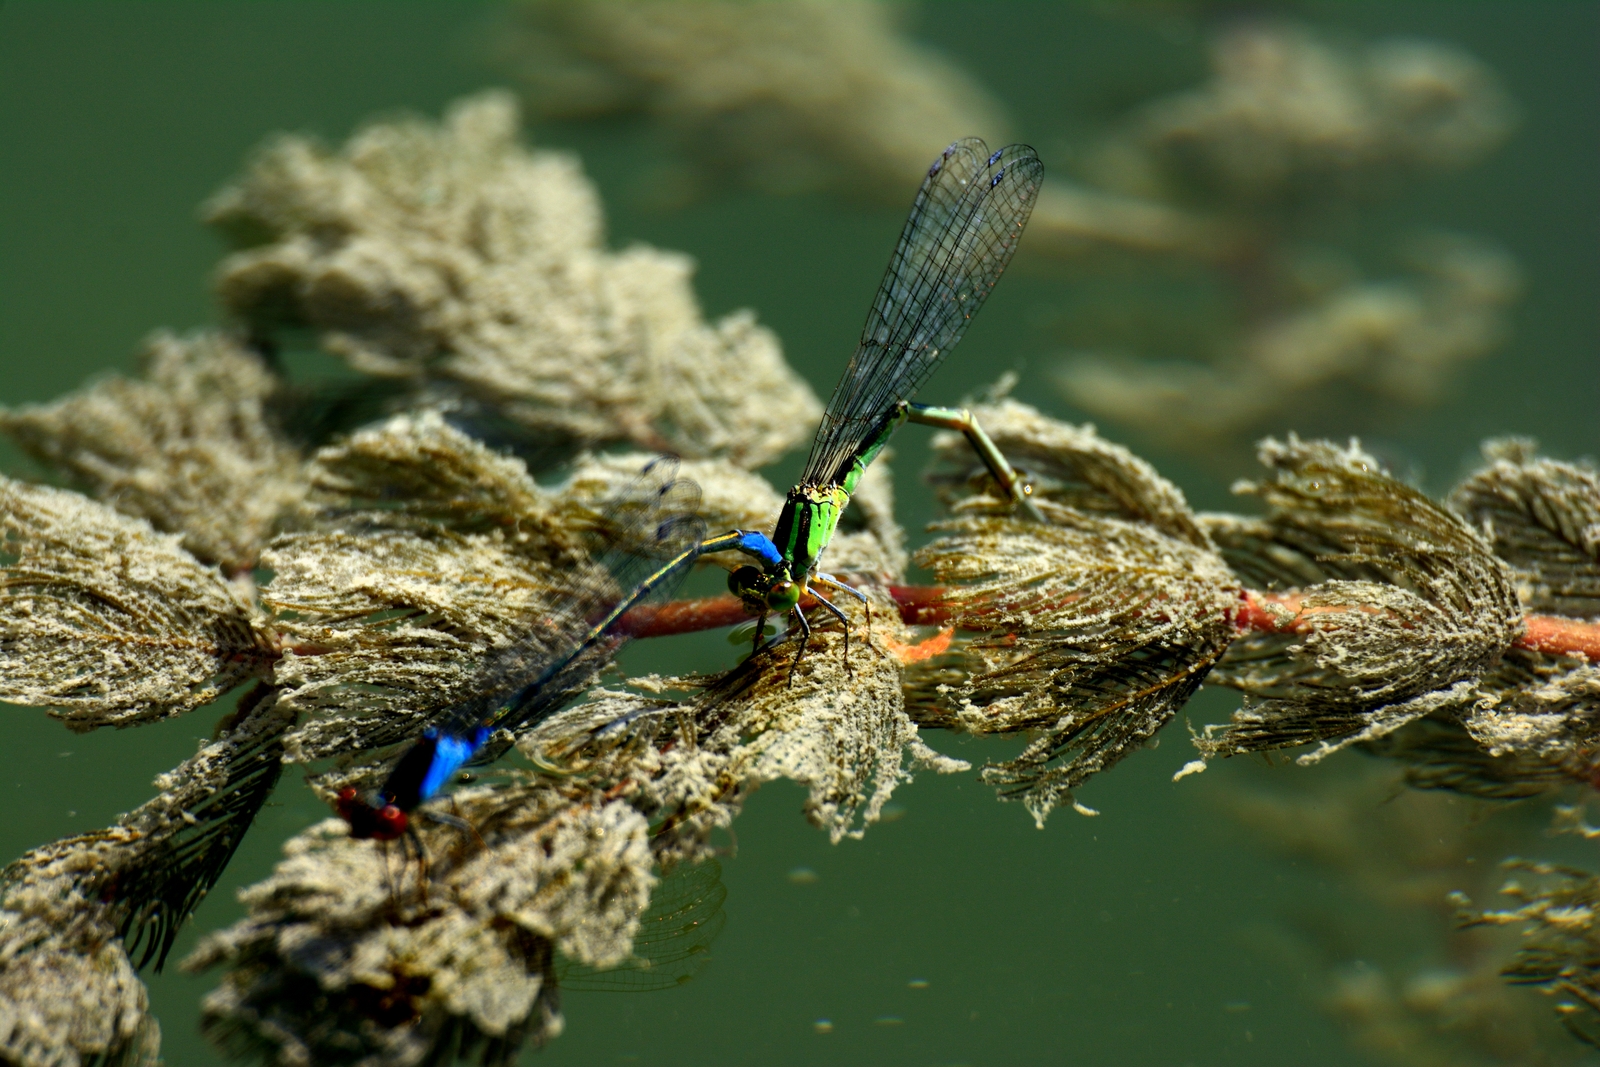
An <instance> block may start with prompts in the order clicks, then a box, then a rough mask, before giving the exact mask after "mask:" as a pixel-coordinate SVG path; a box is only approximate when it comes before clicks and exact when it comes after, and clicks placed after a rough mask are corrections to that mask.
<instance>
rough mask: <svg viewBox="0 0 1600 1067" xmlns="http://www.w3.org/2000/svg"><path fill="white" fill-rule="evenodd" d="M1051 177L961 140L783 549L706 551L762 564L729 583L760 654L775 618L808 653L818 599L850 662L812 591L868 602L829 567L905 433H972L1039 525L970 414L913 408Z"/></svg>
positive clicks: (838, 400) (790, 515) (779, 545)
mask: <svg viewBox="0 0 1600 1067" xmlns="http://www.w3.org/2000/svg"><path fill="white" fill-rule="evenodd" d="M1043 173H1044V167H1043V165H1042V164H1041V163H1040V162H1039V156H1038V154H1037V153H1036V152H1035V151H1034V150H1033V149H1032V148H1029V147H1028V146H1027V145H1021V144H1014V145H1007V146H1006V147H1005V148H1002V149H1000V150H999V151H998V152H994V153H992V154H991V153H990V152H989V148H988V146H987V145H985V144H984V143H983V141H981V140H980V139H978V138H976V137H968V138H965V139H963V140H960V141H957V142H956V143H955V144H953V145H951V146H950V147H949V148H947V149H945V150H944V152H943V153H942V154H941V155H940V156H939V158H938V159H936V160H934V162H933V165H932V166H931V167H929V168H928V176H927V177H926V178H925V179H924V180H923V182H922V187H921V188H920V189H919V190H918V191H917V197H916V200H915V201H913V202H912V205H911V214H910V215H909V216H908V217H907V218H906V224H905V228H904V229H903V230H902V231H901V233H900V241H899V243H898V244H897V245H896V246H895V250H894V255H893V257H892V258H891V259H890V260H889V269H888V271H887V272H886V273H885V274H884V277H883V282H882V284H880V285H879V286H878V294H877V296H876V298H874V300H873V302H872V310H871V311H870V312H869V313H868V315H867V323H866V326H865V327H863V329H862V331H861V341H860V344H859V345H858V346H857V347H856V352H855V355H854V356H853V357H852V358H851V360H850V365H849V367H847V368H846V369H845V372H844V377H842V378H841V379H840V380H839V384H838V385H837V386H836V387H835V388H834V390H833V396H832V397H831V398H830V399H829V401H828V409H827V411H826V412H825V413H824V414H823V416H822V424H821V425H820V426H819V427H818V428H817V436H816V439H815V441H814V442H813V443H812V446H811V458H810V459H809V460H808V461H807V462H806V468H805V472H804V474H802V475H801V478H800V483H799V484H798V485H796V486H795V487H794V488H793V489H791V490H790V491H789V495H788V498H787V499H786V500H785V501H784V505H783V511H782V512H781V513H780V514H779V516H778V522H777V525H776V527H775V528H774V530H773V533H772V536H771V537H768V536H767V535H766V534H764V533H760V532H758V531H753V530H734V531H732V532H731V533H727V534H723V535H722V536H720V537H714V538H712V539H710V540H708V541H707V542H705V544H704V545H702V546H701V550H702V552H717V551H721V550H725V549H736V550H738V551H740V552H743V553H744V554H745V555H747V556H750V557H752V558H754V559H755V560H756V561H757V562H759V564H760V566H759V567H754V566H744V567H740V568H739V569H737V570H735V571H734V572H733V573H732V574H730V575H729V576H728V587H729V588H730V589H731V590H732V591H733V592H734V593H735V594H736V595H737V596H738V597H739V598H740V599H741V600H743V601H744V603H745V606H746V607H747V608H749V609H750V611H751V612H752V613H754V614H756V615H757V616H758V620H757V623H756V644H757V647H759V646H760V643H761V640H762V637H763V635H764V633H765V627H766V620H767V617H768V616H769V615H771V614H775V613H776V614H782V613H785V612H792V613H793V614H794V616H795V618H796V620H797V621H798V623H799V625H800V630H801V633H802V635H803V636H802V644H801V652H802V653H803V652H804V648H805V646H804V639H805V638H806V637H809V636H810V634H811V625H810V623H809V622H808V621H807V619H806V616H805V613H804V612H803V611H801V609H800V598H801V596H802V595H803V594H806V593H809V594H810V595H811V596H812V597H813V598H814V599H815V600H816V602H817V603H818V604H820V605H822V606H823V608H824V609H826V610H827V611H829V612H831V613H832V614H833V615H834V616H836V617H837V618H838V619H839V620H840V621H841V622H842V623H844V625H845V655H846V662H847V663H848V657H849V639H850V628H849V620H848V619H847V618H846V616H845V614H844V612H842V611H840V610H839V608H838V606H837V605H835V604H833V603H832V602H831V601H829V600H828V598H827V597H825V596H822V595H820V594H819V593H818V591H817V590H816V589H815V588H812V587H813V586H814V585H815V586H821V587H822V588H824V589H829V590H833V591H835V592H839V593H844V594H846V595H849V596H854V597H856V598H857V599H859V600H861V601H862V602H863V603H865V602H866V597H865V596H863V595H862V594H861V593H860V592H859V591H858V590H856V589H853V588H851V587H850V586H848V585H846V584H844V583H843V582H841V581H839V580H838V579H837V578H835V577H833V576H832V575H830V574H826V573H824V572H822V571H821V570H819V569H818V565H819V564H820V562H821V559H822V553H823V551H824V550H825V549H826V548H827V547H828V543H829V541H831V540H832V538H833V533H834V530H835V528H836V527H837V526H838V523H839V517H840V515H841V514H843V512H844V509H845V507H846V506H847V505H848V504H849V503H850V495H851V494H852V493H853V492H854V491H855V488H856V486H857V484H858V483H859V482H860V480H861V476H862V474H863V473H864V472H865V471H866V469H867V467H868V465H870V464H871V463H872V461H873V460H874V459H875V458H876V457H877V455H878V453H879V452H881V451H883V448H884V446H885V445H886V444H888V442H889V438H890V437H892V436H893V435H894V432H895V430H896V429H898V428H899V427H900V425H901V423H904V422H920V423H924V424H927V425H930V426H940V427H944V428H947V429H953V430H959V431H961V432H962V433H963V434H965V435H966V437H967V439H968V440H969V441H971V442H972V446H973V448H974V449H975V450H976V451H977V453H978V455H979V456H980V457H981V458H982V459H983V461H984V464H985V465H986V466H987V467H988V468H989V472H990V473H991V474H992V475H993V476H994V478H995V481H996V482H998V483H999V485H1000V488H1001V490H1002V492H1004V493H1006V494H1007V495H1009V496H1010V497H1011V498H1012V499H1013V500H1015V501H1016V503H1017V504H1018V505H1019V506H1020V507H1022V508H1023V509H1024V510H1025V511H1027V512H1028V513H1029V514H1030V515H1031V516H1032V517H1034V518H1036V519H1037V518H1039V517H1040V516H1039V512H1038V510H1037V508H1035V506H1034V505H1033V502H1032V501H1031V500H1029V499H1028V491H1029V490H1028V487H1027V486H1026V485H1024V484H1023V483H1022V480H1021V479H1020V478H1019V477H1018V476H1017V473H1016V472H1015V471H1014V470H1013V469H1012V468H1011V465H1010V464H1009V463H1007V462H1006V460H1005V457H1004V456H1002V455H1001V454H1000V451H999V450H998V449H997V448H995V446H994V443H993V442H992V441H990V440H989V437H988V435H987V434H985V433H984V432H983V430H982V429H981V428H980V427H979V426H978V424H977V423H976V422H975V421H974V420H973V418H972V416H971V415H970V414H969V413H968V412H967V411H965V410H962V409H956V408H940V407H931V406H929V405H926V404H914V403H912V402H911V397H913V396H914V395H916V392H917V390H918V389H919V388H921V386H922V384H923V383H924V382H925V381H927V379H928V376H929V375H931V374H932V373H933V371H934V369H935V368H936V367H938V366H939V364H940V363H941V362H943V360H944V358H945V357H946V356H947V355H949V354H950V350H951V349H952V348H954V347H955V346H956V344H957V342H959V341H960V340H961V336H962V334H964V333H965V332H966V329H967V325H968V324H969V323H970V322H971V321H972V317H973V316H974V315H976V314H977V313H978V309H979V308H981V307H982V306H983V302H984V301H985V300H986V299H988V296H989V293H990V291H991V290H992V289H993V288H994V285H995V282H996V281H998V280H999V278H1000V274H1001V272H1002V271H1004V270H1005V268H1006V264H1007V263H1009V262H1010V261H1011V255H1012V253H1013V252H1014V251H1016V247H1017V241H1018V239H1019V238H1020V237H1021V236H1022V228H1023V227H1024V226H1025V225H1027V222H1028V216H1029V214H1031V213H1032V211H1033V204H1034V201H1035V200H1036V199H1038V195H1039V184H1040V181H1041V180H1042V177H1043Z"/></svg>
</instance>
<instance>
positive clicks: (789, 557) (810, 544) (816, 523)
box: [772, 485, 850, 582]
mask: <svg viewBox="0 0 1600 1067" xmlns="http://www.w3.org/2000/svg"><path fill="white" fill-rule="evenodd" d="M849 503H850V492H849V490H848V489H846V488H845V487H844V486H842V485H797V486H795V487H794V488H793V489H791V490H789V497H788V499H787V500H785V501H784V502H783V511H782V513H781V514H779V516H778V526H777V528H776V529H775V530H773V532H772V542H773V544H774V545H776V546H777V549H778V552H779V553H780V554H781V555H782V556H783V558H784V560H785V562H787V563H788V565H789V573H790V574H791V575H792V576H793V578H794V580H795V581H797V582H803V581H804V580H805V579H806V578H807V577H809V576H810V574H811V569H812V568H813V567H814V566H816V563H817V558H818V557H819V556H821V555H822V550H823V549H825V548H827V547H828V542H829V541H832V540H833V531H834V530H835V529H837V528H838V526H839V516H840V515H842V514H844V509H845V507H846V506H847V505H848V504H849Z"/></svg>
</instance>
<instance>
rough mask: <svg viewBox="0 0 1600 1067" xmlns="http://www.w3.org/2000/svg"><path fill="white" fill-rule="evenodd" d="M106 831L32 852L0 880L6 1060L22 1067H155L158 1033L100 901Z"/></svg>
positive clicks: (122, 841)
mask: <svg viewBox="0 0 1600 1067" xmlns="http://www.w3.org/2000/svg"><path fill="white" fill-rule="evenodd" d="M137 840H138V835H137V834H136V833H134V832H132V831H129V830H120V829H118V830H109V831H103V832H102V833H100V834H98V835H86V836H84V837H78V838H68V839H67V840H65V841H60V842H57V843H56V844H54V845H51V846H47V847H46V848H43V849H35V850H34V851H33V852H30V853H29V854H28V855H27V856H25V857H23V858H22V859H21V860H18V861H17V862H16V863H13V864H12V865H11V866H10V867H8V868H6V870H5V872H4V875H3V876H0V1058H3V1059H4V1060H5V1062H6V1063H8V1064H16V1065H18V1067H92V1065H98V1064H123V1065H126V1067H150V1065H154V1064H155V1063H156V1062H157V1060H158V1058H159V1057H158V1055H157V1053H158V1051H159V1049H160V1044H161V1037H160V1034H161V1031H160V1029H159V1027H158V1026H157V1024H156V1022H155V1020H154V1019H153V1018H152V1017H151V1016H150V1015H149V1014H148V1012H149V995H148V994H147V993H146V991H145V987H144V983H142V982H140V981H139V976H138V974H137V973H135V971H134V968H133V964H132V963H130V962H129V961H128V955H127V953H126V952H125V951H124V950H123V945H122V938H121V937H120V936H119V931H118V930H117V925H116V912H115V910H114V909H112V908H109V907H108V906H107V905H106V904H104V903H103V902H102V901H101V900H100V898H99V891H100V889H101V888H102V879H103V878H104V876H105V874H106V873H107V872H106V871H105V869H104V868H103V867H101V866H100V865H99V864H98V863H97V860H98V855H97V854H98V852H99V851H100V850H102V849H109V850H116V849H119V848H126V847H137Z"/></svg>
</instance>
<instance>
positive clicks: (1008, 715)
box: [917, 507, 1238, 825]
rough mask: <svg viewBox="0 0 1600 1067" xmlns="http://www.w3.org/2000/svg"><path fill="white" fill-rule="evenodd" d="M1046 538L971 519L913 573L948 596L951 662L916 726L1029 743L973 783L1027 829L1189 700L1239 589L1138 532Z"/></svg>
mask: <svg viewBox="0 0 1600 1067" xmlns="http://www.w3.org/2000/svg"><path fill="white" fill-rule="evenodd" d="M1048 514H1050V515H1051V517H1052V519H1053V521H1054V522H1055V523H1056V524H1057V525H1050V526H1041V525H1038V524H1036V523H1027V522H1022V521H1018V520H1013V519H986V518H973V519H965V520H957V521H955V522H950V523H945V524H943V525H942V526H941V527H940V529H942V530H944V531H946V535H945V536H944V537H942V538H940V539H939V540H937V541H935V542H934V543H933V544H931V545H929V546H928V547H926V548H924V549H922V550H921V551H920V552H918V553H917V562H918V563H919V564H920V565H921V566H924V567H928V568H930V569H931V570H933V571H934V572H935V573H936V574H937V575H938V576H939V580H940V581H941V582H943V583H947V584H949V585H950V588H949V590H948V591H947V594H946V602H947V603H948V605H949V607H950V610H951V619H952V621H953V622H955V623H956V625H958V626H961V627H963V628H965V629H968V630H978V631H982V632H983V633H984V634H986V636H985V637H983V638H978V639H974V640H972V641H971V642H969V643H968V644H966V645H965V646H964V648H965V654H966V658H967V660H968V664H967V667H966V671H965V675H966V676H965V677H964V678H962V680H961V681H960V682H959V683H957V684H952V683H951V679H950V678H949V676H948V675H947V674H945V673H944V671H947V670H948V667H947V666H941V667H940V668H937V669H939V670H940V674H939V675H938V678H937V681H936V682H935V685H936V687H937V690H938V691H937V692H935V693H929V692H927V687H926V686H924V687H923V693H924V698H925V700H926V699H928V698H931V701H932V706H931V707H928V706H926V705H924V707H922V708H919V717H921V718H923V720H924V721H932V722H938V723H940V724H941V725H950V726H954V727H957V728H960V729H965V730H969V731H973V732H1011V731H1017V730H1033V731H1035V737H1034V739H1033V741H1032V742H1031V743H1030V744H1029V746H1028V748H1027V749H1026V750H1024V752H1023V753H1022V754H1021V755H1020V756H1018V757H1017V758H1016V759H1014V760H1011V761H1009V762H1007V763H1004V764H1001V765H999V766H995V767H990V768H988V769H987V770H986V771H985V772H984V777H985V780H987V781H991V782H994V783H996V784H998V785H1000V786H1001V787H1002V795H1003V796H1006V797H1014V798H1019V799H1021V800H1023V801H1024V803H1026V804H1027V805H1028V809H1029V811H1030V812H1032V813H1033V816H1034V818H1035V820H1036V821H1038V822H1039V823H1040V824H1041V825H1042V823H1043V821H1044V819H1045V817H1046V816H1047V815H1048V814H1049V812H1050V811H1051V809H1052V808H1054V807H1055V806H1056V805H1057V804H1058V803H1060V802H1062V801H1063V800H1066V801H1068V802H1071V801H1072V795H1073V791H1074V790H1075V789H1077V788H1078V787H1079V786H1081V785H1082V784H1083V783H1084V782H1085V781H1087V780H1088V779H1089V778H1090V777H1091V776H1092V775H1093V774H1095V773H1096V772H1098V771H1101V770H1104V769H1106V768H1108V767H1110V766H1112V765H1114V764H1115V763H1117V762H1118V761H1119V760H1121V759H1122V758H1123V757H1124V756H1126V755H1128V754H1129V753H1130V752H1132V751H1134V750H1135V749H1137V748H1138V747H1139V746H1141V745H1142V744H1143V743H1144V742H1145V741H1147V740H1149V738H1150V737H1151V736H1152V735H1154V734H1155V732H1156V731H1157V730H1159V729H1160V728H1161V727H1162V726H1163V725H1165V723H1166V722H1167V721H1168V720H1169V719H1170V718H1171V717H1172V715H1173V714H1174V713H1175V712H1176V711H1177V709H1178V708H1180V707H1182V706H1183V704H1184V702H1185V701H1187V700H1188V699H1189V697H1190V696H1192V695H1193V693H1194V692H1195V690H1196V689H1198V688H1199V686H1200V683H1201V682H1202V681H1203V680H1204V678H1205V676H1206V674H1207V672H1208V671H1209V670H1210V669H1211V666H1212V665H1213V664H1214V663H1215V662H1216V661H1217V659H1218V658H1219V657H1220V656H1221V655H1222V653H1223V651H1224V650H1225V649H1226V648H1227V647H1228V643H1229V642H1230V641H1231V640H1232V639H1233V637H1234V629H1233V626H1232V623H1231V622H1230V617H1229V612H1230V609H1231V608H1232V606H1233V605H1234V604H1236V603H1237V600H1238V587H1237V585H1236V584H1235V582H1234V580H1233V576H1232V575H1231V574H1230V573H1229V572H1228V570H1227V568H1226V567H1225V566H1224V565H1223V563H1222V561H1221V560H1220V559H1219V558H1218V557H1217V556H1216V555H1215V554H1214V553H1211V552H1208V551H1206V550H1204V549H1202V548H1199V547H1197V546H1195V545H1193V544H1191V543H1189V542H1187V541H1183V540H1179V539H1177V538H1174V537H1169V536H1167V535H1166V534H1163V533H1161V532H1159V531H1158V530H1157V529H1155V528H1154V527H1153V526H1151V525H1146V524H1144V523H1137V522H1127V521H1123V520H1121V519H1114V518H1105V517H1100V516H1095V515H1092V514H1084V513H1080V512H1077V511H1074V510H1069V509H1067V508H1064V507H1056V508H1054V509H1052V510H1051V511H1049V512H1048Z"/></svg>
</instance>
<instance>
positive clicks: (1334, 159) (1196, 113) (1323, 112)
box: [1102, 20, 1516, 201]
mask: <svg viewBox="0 0 1600 1067" xmlns="http://www.w3.org/2000/svg"><path fill="white" fill-rule="evenodd" d="M1211 58H1212V67H1213V77H1212V80H1211V81H1210V82H1209V83H1208V84H1206V85H1203V86H1201V87H1199V88H1197V89H1194V90H1191V91H1188V92H1183V93H1179V94H1176V95H1174V96H1172V97H1169V98H1167V99H1164V100H1161V101H1158V102H1155V103H1153V104H1151V105H1149V106H1148V107H1146V108H1145V109H1144V111H1143V113H1142V114H1141V115H1139V117H1138V121H1137V122H1136V124H1135V125H1134V126H1133V128H1132V129H1131V130H1130V131H1129V134H1128V138H1129V139H1128V141H1126V142H1124V143H1123V144H1122V145H1121V146H1119V147H1120V149H1121V152H1122V154H1121V155H1119V157H1118V160H1119V161H1120V162H1121V163H1122V166H1123V167H1124V168H1129V167H1131V166H1132V165H1133V164H1134V158H1133V155H1132V154H1133V153H1138V154H1139V155H1141V156H1142V157H1143V160H1142V161H1143V163H1144V165H1145V166H1147V167H1149V168H1150V171H1147V172H1146V175H1147V177H1146V180H1147V181H1151V180H1159V179H1157V178H1156V174H1158V173H1159V174H1160V175H1161V178H1164V179H1165V180H1166V181H1168V182H1178V183H1189V184H1191V185H1198V186H1204V187H1207V188H1208V189H1210V190H1213V191H1217V192H1220V193H1223V194H1224V195H1228V196H1232V197H1236V198H1239V199H1243V200H1249V201H1262V200H1271V199H1275V198H1295V197H1304V196H1307V195H1312V194H1319V195H1322V196H1327V195H1329V194H1330V193H1332V194H1334V195H1338V194H1341V193H1342V194H1344V195H1351V194H1359V193H1360V192H1362V191H1365V190H1364V188H1363V187H1370V186H1371V185H1372V184H1373V183H1374V180H1375V178H1376V177H1377V173H1381V172H1382V171H1384V170H1388V169H1391V168H1401V169H1413V168H1414V169H1419V170H1432V169H1441V170H1449V169H1455V168H1458V167H1463V166H1468V165H1470V164H1472V163H1474V162H1476V161H1477V160H1479V159H1481V158H1482V157H1483V156H1485V155H1487V154H1488V153H1489V152H1491V151H1493V150H1494V149H1495V148H1496V147H1498V146H1499V145H1500V143H1501V142H1503V141H1504V140H1505V138H1506V137H1507V136H1509V135H1510V133H1511V131H1512V129H1513V128H1514V127H1515V125H1516V110H1515V108H1514V106H1513V105H1512V103H1511V101H1510V99H1509V98H1508V97H1507V96H1506V93H1505V89H1504V87H1503V86H1502V85H1501V83H1500V79H1499V78H1498V77H1496V76H1495V74H1494V72H1493V71H1492V70H1490V69H1489V68H1488V67H1487V66H1485V65H1484V64H1483V63H1481V62H1480V61H1478V60H1477V59H1475V58H1473V57H1472V56H1471V55H1469V54H1467V53H1466V52H1463V51H1461V50H1460V49H1458V48H1455V47H1452V46H1450V45H1446V44H1442V43H1439V42H1434V41H1423V40H1410V39H1407V40H1402V39H1396V38H1391V39H1387V40H1381V41H1376V42H1373V43H1371V44H1368V45H1365V46H1364V47H1361V48H1359V49H1354V48H1342V47H1340V46H1339V45H1338V44H1336V43H1333V42H1331V41H1329V40H1326V39H1321V38H1319V37H1318V36H1317V35H1316V34H1314V33H1313V32H1311V31H1310V30H1308V29H1306V28H1305V27H1301V26H1295V25H1293V24H1291V23H1285V22H1281V21H1271V22H1269V21H1265V20H1261V21H1250V22H1240V23H1238V24H1235V25H1232V26H1230V27H1228V28H1227V29H1226V30H1225V31H1223V32H1221V33H1219V34H1218V35H1217V36H1216V37H1215V38H1214V40H1213V42H1212V51H1211ZM1111 164H1112V160H1110V159H1107V160H1105V161H1104V162H1103V163H1102V167H1105V168H1107V169H1109V167H1110V165H1111ZM1375 172H1376V173H1375ZM1118 173H1120V174H1121V175H1123V177H1124V182H1126V183H1131V181H1132V179H1133V174H1132V172H1131V170H1129V169H1122V170H1120V171H1118ZM1379 185H1380V188H1381V185H1382V183H1381V181H1379ZM1146 191H1147V190H1146Z"/></svg>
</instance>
